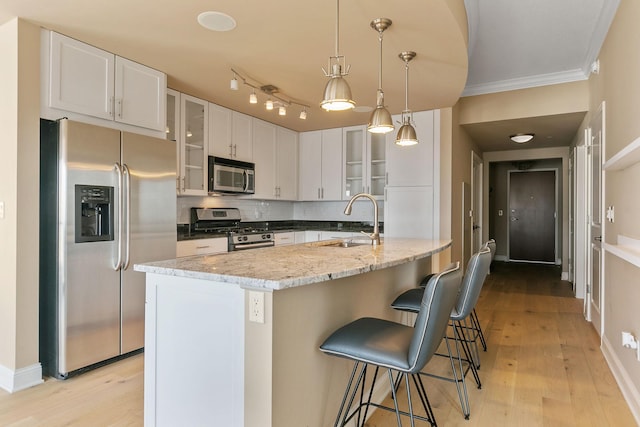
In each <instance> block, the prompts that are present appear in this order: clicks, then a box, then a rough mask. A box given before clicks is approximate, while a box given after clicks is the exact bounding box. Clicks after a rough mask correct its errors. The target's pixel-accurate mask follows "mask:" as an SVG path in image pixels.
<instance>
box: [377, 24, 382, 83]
mask: <svg viewBox="0 0 640 427" xmlns="http://www.w3.org/2000/svg"><path fill="white" fill-rule="evenodd" d="M378 40H379V41H380V72H379V73H378V90H380V91H381V92H382V31H378Z"/></svg>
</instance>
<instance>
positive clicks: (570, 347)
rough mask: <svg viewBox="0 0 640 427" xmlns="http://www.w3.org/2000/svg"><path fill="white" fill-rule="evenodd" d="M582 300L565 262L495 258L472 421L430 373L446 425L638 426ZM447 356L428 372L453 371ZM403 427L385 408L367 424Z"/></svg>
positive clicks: (430, 388)
mask: <svg viewBox="0 0 640 427" xmlns="http://www.w3.org/2000/svg"><path fill="white" fill-rule="evenodd" d="M582 302H583V300H581V299H576V298H574V297H573V295H572V293H571V283H569V282H566V281H561V280H560V267H558V266H552V265H538V264H517V263H501V262H494V263H493V267H492V272H491V274H490V275H489V276H488V277H487V280H486V281H485V284H484V287H483V290H482V294H481V295H480V300H479V302H478V305H477V307H476V308H477V311H478V316H479V318H480V321H481V323H482V326H483V330H484V332H485V336H486V338H487V346H488V349H487V352H486V353H484V352H483V353H482V354H481V361H482V365H481V369H480V371H479V374H480V378H481V380H482V389H480V390H478V389H477V388H476V387H475V385H474V384H473V378H472V377H471V375H470V374H469V375H468V379H469V381H468V382H467V384H468V387H469V400H470V403H471V417H470V419H469V420H468V421H466V420H465V419H464V418H463V416H462V413H461V412H460V404H459V401H458V397H457V394H456V392H455V386H454V385H453V383H449V382H445V381H440V380H435V379H431V378H428V379H426V382H425V386H426V387H427V393H429V397H430V401H431V405H432V406H433V409H434V411H435V416H436V420H437V422H438V425H440V426H466V427H472V426H482V427H495V426H527V427H530V426H549V427H551V426H554V427H557V426H567V427H568V426H581V427H582V426H600V427H603V426H611V427H614V426H615V427H621V426H635V425H636V423H635V420H634V419H633V416H632V414H631V411H630V410H629V408H628V406H627V404H626V402H625V401H624V398H623V397H622V394H621V392H620V389H619V388H618V386H617V384H616V382H615V380H614V378H613V375H612V374H611V372H610V370H609V368H608V366H607V364H606V362H605V359H604V357H603V355H602V352H601V351H600V349H599V338H598V336H597V334H596V332H595V330H594V329H593V327H592V326H591V325H590V324H589V323H587V322H586V321H585V320H584V317H583V314H582ZM443 361H444V358H440V357H436V358H434V359H432V360H431V361H430V362H429V364H427V371H429V372H445V371H446V370H447V368H448V366H447V364H446V363H443ZM403 394H404V391H403ZM403 424H407V425H409V421H408V419H407V420H406V421H405V420H404V419H403ZM396 425H397V424H396V421H395V415H394V414H391V413H386V412H384V411H377V413H376V414H374V415H373V416H372V417H371V419H370V420H369V422H368V423H367V426H368V427H392V426H396ZM417 425H425V424H424V423H422V424H417Z"/></svg>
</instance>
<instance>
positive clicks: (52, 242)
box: [40, 119, 176, 378]
mask: <svg viewBox="0 0 640 427" xmlns="http://www.w3.org/2000/svg"><path fill="white" fill-rule="evenodd" d="M40 139H41V150H40V361H41V363H42V365H43V371H44V373H45V374H46V375H50V376H55V377H57V378H67V377H68V376H69V375H70V374H75V373H78V372H82V371H83V370H86V369H87V368H91V367H95V366H99V365H100V364H103V363H106V362H109V361H113V360H117V358H120V357H122V356H124V355H127V354H129V353H132V352H136V351H138V350H140V349H141V348H142V347H143V345H144V305H145V277H144V274H143V273H139V272H135V271H133V265H134V264H135V263H142V262H146V261H154V260H162V259H169V258H175V255H176V189H175V188H176V187H175V183H176V149H175V143H174V142H173V141H167V140H164V139H158V138H152V137H147V136H143V135H137V134H133V133H128V132H121V131H119V130H115V129H109V128H103V127H98V126H93V125H89V124H84V123H78V122H73V121H70V120H68V119H62V120H59V121H48V120H41V130H40Z"/></svg>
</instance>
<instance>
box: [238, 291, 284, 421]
mask: <svg viewBox="0 0 640 427" xmlns="http://www.w3.org/2000/svg"><path fill="white" fill-rule="evenodd" d="M251 292H262V293H263V294H264V323H256V322H252V321H249V310H250V307H249V304H250V302H249V296H250V293H251ZM244 306H245V313H246V315H245V316H244V331H245V360H244V369H245V375H244V393H245V394H244V404H245V406H244V418H245V427H270V426H276V425H277V424H272V422H271V419H272V416H273V410H272V406H273V396H272V381H273V292H272V291H268V290H250V289H245V290H244Z"/></svg>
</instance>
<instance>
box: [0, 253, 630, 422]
mask: <svg viewBox="0 0 640 427" xmlns="http://www.w3.org/2000/svg"><path fill="white" fill-rule="evenodd" d="M559 277H560V271H559V269H558V268H557V267H555V266H538V265H527V264H517V265H516V264H506V263H494V269H493V271H492V273H491V274H490V275H489V277H488V278H487V281H486V282H485V286H484V288H483V291H482V294H481V297H480V301H479V302H478V306H477V311H478V315H479V317H480V320H481V322H482V325H483V329H484V331H485V335H486V337H487V341H488V351H487V352H486V353H484V352H483V353H482V354H481V358H482V366H481V369H480V378H481V379H482V389H480V390H478V389H477V388H475V386H474V385H473V380H472V379H471V376H469V379H470V381H469V394H470V396H469V399H470V403H471V418H470V419H469V420H465V419H464V418H463V416H462V413H461V411H460V404H459V402H458V397H457V394H456V392H455V386H454V385H453V384H452V383H449V382H445V381H440V380H436V379H430V378H427V379H426V382H425V385H426V387H427V392H428V393H429V398H430V400H431V404H432V406H433V409H434V411H435V416H436V419H437V421H438V423H439V425H440V426H465V427H475V426H482V427H485V426H487V427H488V426H491V427H494V426H527V427H529V426H554V427H556V426H581V427H582V426H599V427H604V426H612V427H613V426H615V427H621V426H635V425H636V423H635V420H634V419H633V416H632V415H631V412H630V410H629V408H628V407H627V404H626V402H625V401H624V399H623V397H622V394H621V393H620V390H619V389H618V386H617V385H616V383H615V381H614V379H613V376H612V374H611V372H610V371H609V368H608V367H607V365H606V362H605V361H604V357H603V356H602V353H601V352H600V349H599V339H598V336H597V334H596V333H595V331H594V330H593V328H592V327H591V325H590V324H588V323H587V322H586V321H585V320H584V318H583V316H582V300H577V299H575V298H573V296H572V295H571V284H570V283H569V282H562V281H560V280H559ZM142 367H143V356H142V355H137V356H134V357H132V358H129V359H126V360H123V361H120V362H118V363H116V364H113V365H109V366H105V367H102V368H100V369H97V370H94V371H91V372H88V373H85V374H83V375H81V376H78V377H75V378H72V379H70V380H67V381H57V380H52V379H49V380H47V381H46V382H45V383H44V384H43V385H41V386H38V387H33V388H31V389H28V390H23V391H20V392H17V393H14V394H8V393H6V392H4V391H2V390H0V426H10V427H31V426H47V427H56V426H83V427H84V426H92V427H93V426H141V425H142V419H143V418H142V406H143V403H142V402H143V375H142ZM427 367H428V370H429V371H431V372H440V373H443V372H444V371H446V370H447V368H448V366H447V363H446V360H445V359H443V358H438V357H436V358H434V359H433V360H432V361H431V362H429V364H428V365H427ZM345 381H346V378H345ZM403 422H404V424H405V425H409V422H408V420H403ZM417 425H418V426H422V425H425V424H424V423H420V422H418V423H417ZM212 426H214V424H212ZM367 426H368V427H392V426H396V421H395V416H394V415H393V414H389V413H386V412H384V411H377V412H376V413H375V414H374V415H373V416H372V417H371V418H370V420H369V421H368V423H367ZM214 427H218V426H214ZM220 427H222V426H220Z"/></svg>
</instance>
